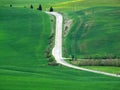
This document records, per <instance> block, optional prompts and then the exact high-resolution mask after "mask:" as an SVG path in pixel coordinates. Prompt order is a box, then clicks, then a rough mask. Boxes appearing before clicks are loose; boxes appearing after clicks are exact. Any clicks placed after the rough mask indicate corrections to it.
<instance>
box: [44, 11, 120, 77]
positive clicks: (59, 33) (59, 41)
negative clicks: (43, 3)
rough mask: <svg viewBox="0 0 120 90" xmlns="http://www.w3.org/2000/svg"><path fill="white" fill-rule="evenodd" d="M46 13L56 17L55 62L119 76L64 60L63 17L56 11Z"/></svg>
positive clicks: (53, 51) (115, 75)
mask: <svg viewBox="0 0 120 90" xmlns="http://www.w3.org/2000/svg"><path fill="white" fill-rule="evenodd" d="M46 13H47V14H50V15H54V16H55V17H56V34H55V46H54V48H53V50H52V54H53V56H54V57H55V60H56V61H57V63H59V64H62V65H64V66H66V67H69V68H74V69H78V70H84V71H88V72H93V73H98V74H103V75H108V76H114V77H120V75H117V74H111V73H107V72H101V71H96V70H91V69H86V68H81V67H78V66H74V65H72V64H69V63H67V62H66V61H64V59H63V57H62V23H63V17H62V15H61V14H59V13H57V12H46Z"/></svg>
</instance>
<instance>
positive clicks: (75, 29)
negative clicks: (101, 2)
mask: <svg viewBox="0 0 120 90" xmlns="http://www.w3.org/2000/svg"><path fill="white" fill-rule="evenodd" d="M119 9H120V8H119V7H107V6H106V7H103V6H102V7H93V8H89V9H84V10H80V11H77V12H73V13H67V14H68V15H69V17H70V18H72V19H73V25H72V27H71V29H70V32H69V33H68V35H67V37H65V40H64V43H65V44H64V50H65V51H66V54H67V56H68V57H69V55H75V57H76V58H120V43H119V38H120V35H119V33H120V31H119V28H120V24H119V22H120V18H119V16H120V11H119ZM74 17H75V18H74ZM64 55H65V54H64Z"/></svg>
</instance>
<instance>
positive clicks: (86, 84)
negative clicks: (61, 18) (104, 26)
mask: <svg viewBox="0 0 120 90" xmlns="http://www.w3.org/2000/svg"><path fill="white" fill-rule="evenodd" d="M63 1H67V2H64V3H65V5H63ZM70 1H75V2H70ZM107 1H109V0H104V1H99V3H98V0H93V1H91V2H90V1H89V0H84V4H81V3H78V2H79V1H77V0H1V1H0V2H1V3H0V90H120V88H119V85H120V78H117V77H110V76H105V75H100V74H95V73H90V72H85V71H80V70H74V69H70V68H67V67H64V66H62V65H59V66H49V65H48V60H47V58H45V51H46V49H47V47H48V42H49V39H48V38H49V36H50V35H51V32H52V26H53V25H52V24H53V22H51V21H52V20H51V17H50V16H49V15H47V14H45V13H44V12H40V11H37V10H31V9H28V7H29V6H30V4H33V6H35V8H37V6H38V5H39V4H42V5H43V6H44V9H45V8H49V7H50V6H51V5H54V7H56V8H55V10H57V11H59V10H60V11H61V12H62V11H73V10H74V9H73V7H71V5H75V6H77V7H76V8H75V10H78V9H82V8H87V7H90V6H91V4H92V3H93V2H96V3H93V4H94V5H95V4H96V5H98V6H99V4H100V5H102V4H103V5H107V4H106V3H107ZM110 1H111V3H110V4H108V6H109V5H113V6H114V5H116V6H117V5H119V3H118V2H119V1H118V0H115V2H113V1H112V0H110ZM87 2H88V3H87ZM103 2H104V3H103ZM10 4H12V5H13V7H12V8H10V7H9V5H10ZM77 4H78V5H77ZM79 4H80V5H83V6H79ZM87 4H88V6H87ZM59 5H60V6H59ZM24 6H26V7H27V8H21V7H24ZM71 8H72V10H71ZM114 9H115V10H116V9H119V8H112V9H108V11H112V10H114ZM105 10H107V9H105ZM83 11H84V10H83ZM81 12H82V11H77V12H69V13H68V12H67V13H64V14H65V15H68V17H70V18H73V19H75V20H77V19H78V18H79V14H81ZM96 14H97V13H96ZM74 15H75V16H74ZM82 16H83V17H84V15H82ZM74 17H76V18H74ZM116 17H117V16H116ZM84 18H86V19H88V18H89V17H88V18H87V17H84ZM96 18H100V17H99V16H98V17H96ZM52 19H53V18H52ZM110 20H111V19H110ZM118 20H119V19H118ZM78 21H79V19H78V20H77V21H75V24H74V25H73V27H75V25H77V24H78ZM72 30H73V29H72V28H71V30H70V33H69V34H71V32H72ZM69 34H68V36H70V35H69ZM68 36H67V37H68ZM68 56H69V55H68ZM78 56H79V55H78Z"/></svg>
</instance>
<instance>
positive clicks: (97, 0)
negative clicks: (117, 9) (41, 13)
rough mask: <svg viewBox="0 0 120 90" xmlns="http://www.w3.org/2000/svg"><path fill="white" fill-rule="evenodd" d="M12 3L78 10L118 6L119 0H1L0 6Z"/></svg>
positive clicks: (24, 5)
mask: <svg viewBox="0 0 120 90" xmlns="http://www.w3.org/2000/svg"><path fill="white" fill-rule="evenodd" d="M10 4H12V5H13V7H26V8H29V7H30V5H31V4H32V5H33V6H34V9H36V8H37V7H38V5H39V4H42V6H43V9H44V10H49V8H50V6H53V8H54V10H55V11H59V12H66V11H70V12H71V11H78V10H81V9H85V8H90V7H94V6H120V1H119V0H114V1H113V0H1V3H0V6H5V7H6V6H7V7H9V5H10Z"/></svg>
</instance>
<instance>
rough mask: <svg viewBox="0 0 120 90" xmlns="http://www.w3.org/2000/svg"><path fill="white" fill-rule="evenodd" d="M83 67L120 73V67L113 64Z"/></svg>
mask: <svg viewBox="0 0 120 90" xmlns="http://www.w3.org/2000/svg"><path fill="white" fill-rule="evenodd" d="M82 67H84V68H88V69H93V70H98V71H104V72H108V73H114V74H120V68H119V67H113V66H82Z"/></svg>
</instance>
